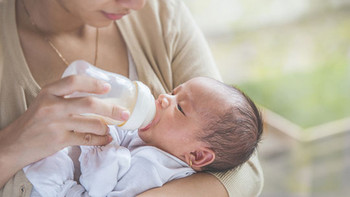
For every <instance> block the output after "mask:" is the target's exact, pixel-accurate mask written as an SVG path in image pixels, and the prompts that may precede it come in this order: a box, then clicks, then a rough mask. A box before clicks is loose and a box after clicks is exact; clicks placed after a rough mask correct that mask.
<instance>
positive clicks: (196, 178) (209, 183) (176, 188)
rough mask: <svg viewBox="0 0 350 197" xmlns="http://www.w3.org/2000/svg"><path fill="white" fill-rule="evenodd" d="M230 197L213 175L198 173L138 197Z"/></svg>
mask: <svg viewBox="0 0 350 197" xmlns="http://www.w3.org/2000/svg"><path fill="white" fill-rule="evenodd" d="M158 196H159V197H163V196H167V197H172V196H174V197H177V196H182V197H186V196H188V197H195V196H198V197H205V196H218V197H228V194H227V191H226V189H225V187H224V186H223V185H222V184H221V183H220V181H219V180H218V179H217V178H216V177H215V176H213V175H211V174H208V173H197V174H194V175H192V176H189V177H186V178H183V179H177V180H174V181H171V182H169V183H167V184H165V185H164V186H163V187H160V188H155V189H151V190H148V191H146V192H144V193H142V194H140V195H138V197H158Z"/></svg>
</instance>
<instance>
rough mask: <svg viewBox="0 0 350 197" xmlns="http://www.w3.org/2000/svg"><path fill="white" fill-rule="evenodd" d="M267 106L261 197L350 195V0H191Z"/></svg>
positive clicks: (230, 63)
mask: <svg viewBox="0 0 350 197" xmlns="http://www.w3.org/2000/svg"><path fill="white" fill-rule="evenodd" d="M184 2H185V3H186V4H187V5H188V7H189V9H190V11H191V13H192V14H193V16H194V18H195V20H196V22H197V24H198V25H199V27H200V28H201V29H202V31H203V33H204V35H205V37H206V38H207V40H208V42H209V45H210V48H211V50H212V53H213V55H214V58H215V61H216V63H217V65H218V68H219V70H220V72H221V75H222V76H223V79H224V81H225V82H226V83H228V84H232V85H236V86H238V87H239V88H240V89H242V90H243V91H244V92H246V93H247V94H248V95H249V96H250V97H251V98H252V99H253V100H254V101H255V102H256V103H257V104H258V105H259V106H260V108H261V109H262V112H263V115H264V119H265V133H264V136H263V140H262V143H261V144H260V147H259V152H260V153H259V156H260V161H261V164H262V166H263V169H264V173H265V186H264V190H263V192H262V195H261V196H266V197H267V196H268V197H273V196H284V197H289V196H291V197H294V196H296V197H299V196H300V197H309V196H316V197H319V196H320V197H323V196H325V197H328V196H329V197H333V196H337V197H338V196H349V195H350V187H349V185H350V0H200V1H198V0H184Z"/></svg>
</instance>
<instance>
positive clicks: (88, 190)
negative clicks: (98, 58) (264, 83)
mask: <svg viewBox="0 0 350 197" xmlns="http://www.w3.org/2000/svg"><path fill="white" fill-rule="evenodd" d="M155 102H156V115H155V118H154V119H153V121H152V122H151V123H150V124H149V125H148V126H146V127H145V128H143V129H139V130H135V131H125V130H121V129H119V128H117V127H114V126H110V133H111V135H112V136H113V138H114V141H113V142H112V143H110V144H109V145H107V146H104V147H89V146H82V147H81V154H80V157H79V162H80V168H81V176H80V179H79V180H80V184H81V185H79V184H78V183H77V182H75V181H74V180H73V172H74V167H73V162H72V160H71V158H70V157H69V156H68V154H67V149H64V150H62V151H60V152H58V153H56V154H54V155H52V156H50V157H47V158H45V159H43V160H41V161H39V162H36V163H34V164H31V165H29V166H27V167H25V168H24V172H25V173H26V175H27V177H28V179H29V180H30V181H31V182H32V184H33V185H34V190H33V192H32V196H34V195H38V194H40V195H41V196H56V195H59V196H65V195H67V196H85V195H86V196H87V195H89V196H107V195H108V196H135V195H137V194H139V193H141V192H143V191H145V190H148V189H151V188H154V187H159V186H162V185H163V184H164V183H166V182H168V181H171V180H174V179H178V178H183V177H185V176H188V175H191V174H193V173H195V172H199V171H223V170H227V169H232V168H237V167H239V166H240V165H241V164H243V163H244V162H246V161H247V160H248V159H249V158H250V156H251V155H252V154H253V153H254V151H255V150H256V148H257V145H258V143H259V141H260V139H261V135H262V130H263V126H262V124H263V123H262V118H261V115H260V112H259V111H258V109H257V107H256V106H255V104H254V103H253V102H252V101H251V100H250V99H249V98H248V97H247V96H246V95H245V94H244V93H242V92H241V91H240V90H238V89H236V88H234V87H231V86H228V85H225V84H223V83H221V82H219V81H216V80H214V79H210V78H205V77H198V78H194V79H191V80H189V81H187V82H185V83H183V84H182V85H180V86H178V87H176V88H175V89H174V90H173V91H172V92H171V94H162V95H160V96H159V97H158V99H157V100H156V101H155Z"/></svg>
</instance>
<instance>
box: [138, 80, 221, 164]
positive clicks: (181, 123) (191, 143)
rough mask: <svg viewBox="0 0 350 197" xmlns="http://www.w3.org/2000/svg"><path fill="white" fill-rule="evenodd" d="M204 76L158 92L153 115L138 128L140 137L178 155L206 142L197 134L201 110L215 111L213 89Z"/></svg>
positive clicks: (200, 121) (201, 119)
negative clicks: (146, 122)
mask: <svg viewBox="0 0 350 197" xmlns="http://www.w3.org/2000/svg"><path fill="white" fill-rule="evenodd" d="M211 83H212V82H211V81H210V80H209V81H208V79H206V78H195V79H192V80H189V81H188V82H186V83H184V84H182V85H180V86H178V87H177V88H175V89H174V90H173V92H172V93H171V94H162V95H160V96H159V97H158V99H157V100H156V115H155V118H154V120H153V122H152V123H151V124H150V126H149V127H146V128H145V129H140V130H139V136H140V138H141V139H142V140H143V141H145V142H146V143H147V144H148V145H152V146H156V147H158V148H160V149H162V150H164V151H166V152H169V153H170V154H173V155H175V156H177V157H178V158H180V159H182V160H185V159H186V158H185V155H186V154H188V153H191V152H192V151H194V150H196V149H197V148H198V147H200V146H207V145H206V144H204V142H201V141H200V140H199V138H198V136H201V135H202V126H204V125H206V120H205V119H204V118H203V117H201V113H200V112H201V111H202V110H211V111H213V112H215V110H216V108H217V102H216V99H217V97H216V95H215V94H213V93H214V92H215V91H216V89H215V86H212V84H211Z"/></svg>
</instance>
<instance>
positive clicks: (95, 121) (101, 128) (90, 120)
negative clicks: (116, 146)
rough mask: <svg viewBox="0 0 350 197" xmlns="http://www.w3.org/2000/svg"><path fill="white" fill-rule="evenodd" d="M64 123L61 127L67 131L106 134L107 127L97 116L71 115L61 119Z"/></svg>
mask: <svg viewBox="0 0 350 197" xmlns="http://www.w3.org/2000/svg"><path fill="white" fill-rule="evenodd" d="M61 123H62V125H63V124H64V125H66V126H65V127H64V128H63V129H64V130H67V131H72V130H74V131H75V132H78V133H92V134H95V135H107V134H108V132H109V128H108V126H107V125H106V123H105V122H104V121H103V120H101V119H100V118H97V117H92V116H83V115H72V116H71V117H70V118H69V119H68V120H65V121H61Z"/></svg>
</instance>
